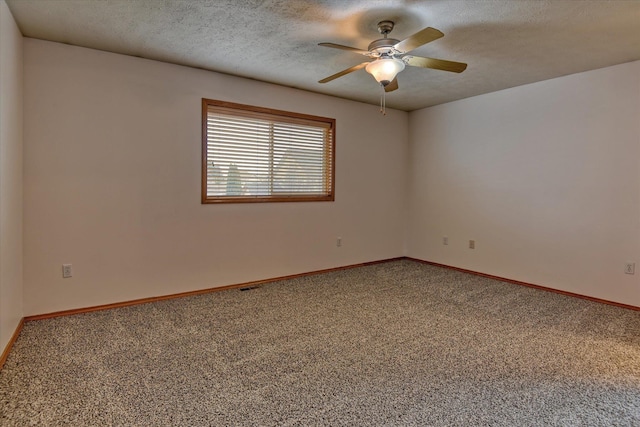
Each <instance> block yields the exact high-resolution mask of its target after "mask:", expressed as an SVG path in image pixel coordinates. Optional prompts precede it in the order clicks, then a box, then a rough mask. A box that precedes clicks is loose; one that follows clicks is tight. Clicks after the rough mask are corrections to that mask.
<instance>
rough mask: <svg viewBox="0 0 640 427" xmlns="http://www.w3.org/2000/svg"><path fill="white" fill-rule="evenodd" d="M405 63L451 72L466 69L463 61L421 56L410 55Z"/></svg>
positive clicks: (459, 71)
mask: <svg viewBox="0 0 640 427" xmlns="http://www.w3.org/2000/svg"><path fill="white" fill-rule="evenodd" d="M406 62H407V64H409V65H412V66H414V67H422V68H433V69H434V70H442V71H451V72H452V73H461V72H463V71H464V70H466V69H467V64H465V63H464V62H454V61H445V60H444V59H435V58H423V57H421V56H411V57H409V59H408V60H407V61H406Z"/></svg>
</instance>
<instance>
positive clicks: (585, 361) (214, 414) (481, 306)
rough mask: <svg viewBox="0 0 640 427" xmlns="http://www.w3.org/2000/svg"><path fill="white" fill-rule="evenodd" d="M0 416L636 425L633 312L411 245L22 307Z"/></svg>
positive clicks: (119, 422)
mask: <svg viewBox="0 0 640 427" xmlns="http://www.w3.org/2000/svg"><path fill="white" fill-rule="evenodd" d="M0 425H2V426H7V427H8V426H30V425H44V426H62V425H65V426H400V425H402V426H414V425H415V426H465V427H466V426H509V427H513V426H640V312H637V311H632V310H627V309H622V308H618V307H614V306H609V305H604V304H600V303H595V302H591V301H587V300H583V299H578V298H573V297H567V296H563V295H559V294H554V293H550V292H545V291H540V290H536V289H531V288H527V287H523V286H518V285H511V284H508V283H503V282H499V281H495V280H492V279H488V278H484V277H479V276H474V275H469V274H465V273H462V272H458V271H453V270H449V269H444V268H439V267H435V266H430V265H425V264H421V263H418V262H415V261H410V260H398V261H391V262H387V263H382V264H376V265H370V266H365V267H358V268H353V269H347V270H341V271H336V272H331V273H324V274H319V275H313V276H307V277H301V278H296V279H290V280H283V281H279V282H273V283H270V284H265V285H262V286H261V287H259V288H256V289H253V290H249V291H240V290H228V291H223V292H215V293H210V294H205V295H199V296H192V297H185V298H180V299H173V300H167V301H161V302H155V303H149V304H143V305H138V306H131V307H126V308H120V309H113V310H105V311H99V312H93V313H87V314H81V315H74V316H67V317H60V318H54V319H48V320H40V321H32V322H27V323H26V324H25V325H24V329H23V330H22V333H21V334H20V336H19V338H18V340H17V341H16V343H15V345H14V348H13V350H12V352H11V354H10V355H9V358H8V360H7V362H6V364H5V367H4V369H3V370H2V371H1V372H0Z"/></svg>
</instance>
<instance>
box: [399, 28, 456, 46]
mask: <svg viewBox="0 0 640 427" xmlns="http://www.w3.org/2000/svg"><path fill="white" fill-rule="evenodd" d="M440 37H444V34H442V32H440V31H439V30H436V29H435V28H431V27H427V28H425V29H424V30H421V31H418V32H417V33H415V34H414V35H412V36H409V37H407V38H406V39H404V40H402V41H401V42H398V43H396V44H395V45H394V46H393V47H394V48H396V49H397V50H399V51H400V52H409V51H411V50H413V49H415V48H417V47H420V46H422V45H423V44H427V43H429V42H432V41H434V40H437V39H439V38H440Z"/></svg>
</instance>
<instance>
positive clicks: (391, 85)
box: [384, 77, 398, 92]
mask: <svg viewBox="0 0 640 427" xmlns="http://www.w3.org/2000/svg"><path fill="white" fill-rule="evenodd" d="M396 89H398V78H397V77H396V78H394V79H393V80H391V83H389V84H388V85H386V86H385V87H384V91H385V92H393V91H394V90H396Z"/></svg>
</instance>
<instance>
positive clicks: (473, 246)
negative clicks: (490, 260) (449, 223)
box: [469, 240, 476, 249]
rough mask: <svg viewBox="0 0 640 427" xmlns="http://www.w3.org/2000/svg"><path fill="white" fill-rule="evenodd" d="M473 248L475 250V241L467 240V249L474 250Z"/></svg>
mask: <svg viewBox="0 0 640 427" xmlns="http://www.w3.org/2000/svg"><path fill="white" fill-rule="evenodd" d="M475 248H476V241H475V240H469V249H475Z"/></svg>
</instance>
